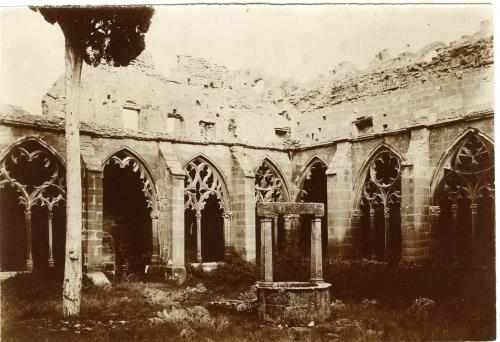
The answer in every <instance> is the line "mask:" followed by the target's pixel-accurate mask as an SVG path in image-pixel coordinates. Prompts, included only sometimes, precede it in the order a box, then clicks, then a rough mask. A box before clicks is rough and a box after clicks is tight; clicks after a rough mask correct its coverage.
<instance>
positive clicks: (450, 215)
mask: <svg viewBox="0 0 500 342" xmlns="http://www.w3.org/2000/svg"><path fill="white" fill-rule="evenodd" d="M448 159H449V160H448V161H447V162H446V163H445V166H444V168H443V170H441V171H442V179H441V181H440V184H439V186H438V187H437V188H436V191H435V194H434V203H435V204H437V206H438V208H439V210H438V211H439V218H438V221H435V222H434V223H435V225H434V227H433V230H434V231H436V232H437V234H435V235H434V236H435V237H439V238H438V239H439V240H438V241H437V243H438V256H439V257H440V259H441V260H442V261H445V262H458V263H469V262H472V263H475V264H486V265H494V260H495V195H494V189H495V184H494V173H495V170H494V165H495V164H494V159H493V147H492V146H491V145H490V144H489V143H488V142H487V141H485V140H484V139H482V138H481V137H480V136H478V135H477V134H468V135H467V136H466V137H464V138H463V139H461V141H460V142H459V143H458V144H457V146H456V147H455V148H454V149H453V152H452V153H451V154H450V155H449V157H448ZM438 171H439V170H438ZM436 219H437V217H436Z"/></svg>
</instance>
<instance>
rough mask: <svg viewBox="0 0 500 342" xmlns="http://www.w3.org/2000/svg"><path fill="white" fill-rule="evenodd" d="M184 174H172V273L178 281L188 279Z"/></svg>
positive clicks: (181, 281)
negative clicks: (185, 251) (185, 255)
mask: <svg viewBox="0 0 500 342" xmlns="http://www.w3.org/2000/svg"><path fill="white" fill-rule="evenodd" d="M184 177H185V176H184V174H175V175H172V245H171V248H172V273H173V275H174V276H175V277H176V278H177V281H178V283H183V282H184V281H185V280H186V268H185V266H184V262H185V260H184V248H185V246H184V238H185V237H184Z"/></svg>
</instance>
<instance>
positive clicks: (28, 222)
mask: <svg viewBox="0 0 500 342" xmlns="http://www.w3.org/2000/svg"><path fill="white" fill-rule="evenodd" d="M24 220H25V224H26V271H28V272H31V271H33V255H32V252H31V209H25V210H24Z"/></svg>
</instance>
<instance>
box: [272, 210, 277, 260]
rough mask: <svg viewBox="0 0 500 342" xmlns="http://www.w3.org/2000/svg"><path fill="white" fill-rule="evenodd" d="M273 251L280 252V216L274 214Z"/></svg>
mask: <svg viewBox="0 0 500 342" xmlns="http://www.w3.org/2000/svg"><path fill="white" fill-rule="evenodd" d="M273 251H274V253H278V216H277V215H276V216H273Z"/></svg>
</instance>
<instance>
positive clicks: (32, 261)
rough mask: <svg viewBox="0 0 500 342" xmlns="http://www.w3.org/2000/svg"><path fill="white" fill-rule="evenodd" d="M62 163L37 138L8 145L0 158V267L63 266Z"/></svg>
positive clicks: (2, 268) (63, 183)
mask: <svg viewBox="0 0 500 342" xmlns="http://www.w3.org/2000/svg"><path fill="white" fill-rule="evenodd" d="M65 195H66V194H65V178H64V166H63V164H62V162H61V160H60V158H58V157H57V156H56V155H55V154H54V153H53V152H52V151H51V150H49V148H48V147H46V146H45V145H43V144H42V143H40V142H39V141H38V140H36V139H26V140H24V141H21V142H19V143H17V144H15V145H14V146H12V147H11V148H10V149H9V150H8V152H7V153H6V154H5V155H4V157H3V159H2V160H1V161H0V248H1V251H0V258H1V259H0V260H1V271H22V270H28V271H31V270H33V269H45V268H47V267H50V268H52V267H57V268H60V267H63V266H64V243H65V225H66V221H65V220H66V211H65V209H66V208H65V201H64V199H65Z"/></svg>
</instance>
